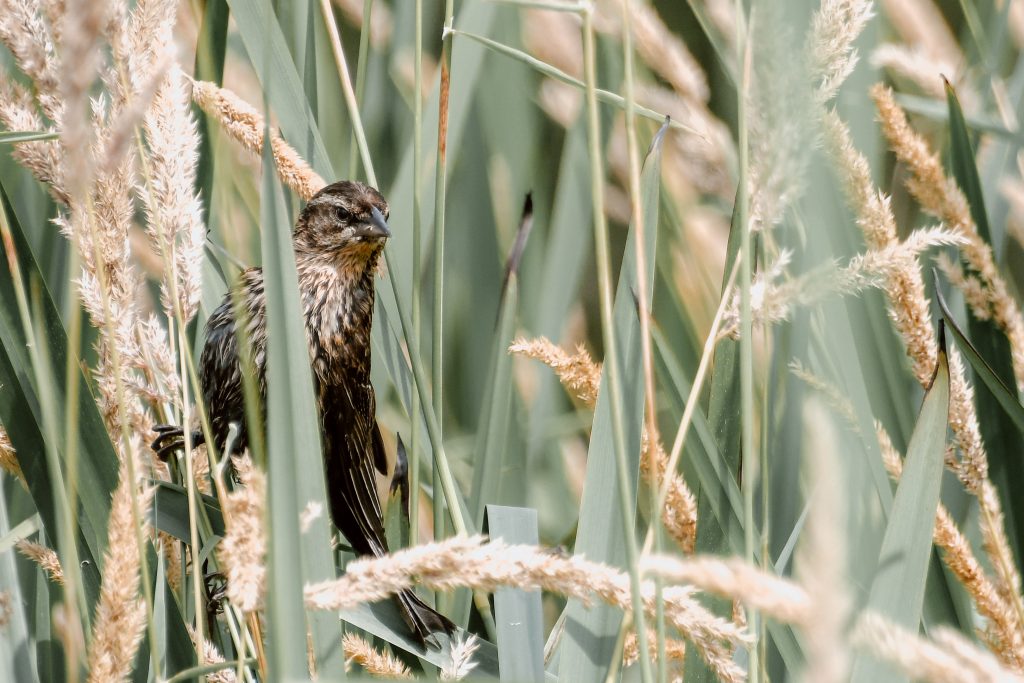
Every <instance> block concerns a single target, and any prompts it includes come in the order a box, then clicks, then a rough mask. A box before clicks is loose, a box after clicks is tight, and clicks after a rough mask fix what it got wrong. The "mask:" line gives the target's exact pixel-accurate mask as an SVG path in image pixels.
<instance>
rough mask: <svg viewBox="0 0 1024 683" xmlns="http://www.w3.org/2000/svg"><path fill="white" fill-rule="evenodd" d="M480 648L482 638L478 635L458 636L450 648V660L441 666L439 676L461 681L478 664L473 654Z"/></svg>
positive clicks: (444, 679)
mask: <svg viewBox="0 0 1024 683" xmlns="http://www.w3.org/2000/svg"><path fill="white" fill-rule="evenodd" d="M478 649H480V640H479V639H478V638H477V637H476V636H474V635H472V634H469V635H466V636H461V635H460V636H456V638H455V642H453V643H452V646H451V648H450V649H449V650H448V661H447V662H446V663H445V664H444V666H442V667H441V672H440V675H439V676H438V678H439V679H440V680H442V681H461V680H462V679H463V678H465V677H466V676H468V675H469V674H470V673H472V671H473V669H475V668H476V666H477V663H476V662H475V661H474V660H473V655H474V654H476V651H477V650H478Z"/></svg>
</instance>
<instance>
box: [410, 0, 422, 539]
mask: <svg viewBox="0 0 1024 683" xmlns="http://www.w3.org/2000/svg"><path fill="white" fill-rule="evenodd" d="M415 11H416V19H415V31H416V36H415V45H414V49H413V59H414V60H415V64H414V66H413V94H412V101H413V107H412V115H413V129H412V138H413V143H412V159H413V161H412V168H413V171H412V330H411V333H412V348H411V349H410V351H409V353H410V354H413V353H416V354H418V353H420V326H421V324H422V321H421V320H420V282H421V281H422V279H423V274H422V270H423V264H422V261H421V260H420V259H421V255H422V250H423V245H422V240H423V217H422V216H421V215H420V212H421V211H422V207H423V175H422V172H423V95H422V93H423V0H416V10H415ZM409 421H410V422H412V443H411V444H410V448H411V450H410V452H409V490H410V492H411V495H410V500H409V529H410V541H409V542H410V544H411V545H416V544H417V543H418V542H419V528H420V527H419V519H420V515H419V496H420V494H419V492H420V396H419V394H418V393H416V392H413V395H412V409H411V410H410V411H409Z"/></svg>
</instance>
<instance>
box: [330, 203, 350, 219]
mask: <svg viewBox="0 0 1024 683" xmlns="http://www.w3.org/2000/svg"><path fill="white" fill-rule="evenodd" d="M334 215H335V217H336V218H337V219H338V220H339V221H348V219H349V218H350V217H351V214H350V213H349V212H348V209H346V208H344V207H341V206H338V207H335V209H334Z"/></svg>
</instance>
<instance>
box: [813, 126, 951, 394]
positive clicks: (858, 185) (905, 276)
mask: <svg viewBox="0 0 1024 683" xmlns="http://www.w3.org/2000/svg"><path fill="white" fill-rule="evenodd" d="M822 127H823V130H824V140H825V146H826V149H827V150H828V152H829V154H830V155H831V157H832V158H833V160H834V161H835V162H836V163H835V167H836V169H837V171H838V173H839V179H840V184H841V185H842V187H843V190H844V192H845V193H846V196H847V202H848V203H849V205H850V208H851V209H853V211H854V213H855V214H856V220H857V225H858V227H859V228H860V229H861V232H862V233H863V235H864V241H865V242H866V243H867V246H868V248H869V249H876V250H877V249H885V248H888V247H890V246H892V245H893V244H895V243H897V239H898V238H897V236H896V219H895V217H894V216H893V213H892V207H891V206H890V202H889V197H888V195H886V194H885V193H884V192H881V191H880V190H878V189H877V188H876V187H875V184H874V181H873V180H872V178H871V169H870V167H869V166H868V161H867V159H866V158H865V157H864V155H863V154H861V153H860V152H859V151H858V150H857V149H856V148H855V147H854V146H853V141H852V139H851V138H850V129H849V128H848V127H847V125H846V123H845V122H843V120H842V119H840V118H839V115H838V114H837V113H836V112H835V111H827V112H826V113H825V115H824V116H823V118H822ZM908 266H909V264H908ZM885 293H886V298H887V301H888V305H887V310H888V312H889V319H890V320H891V321H892V322H893V325H894V326H895V327H896V330H897V332H899V334H900V337H901V338H902V339H903V344H904V346H905V347H906V350H907V356H909V357H910V360H911V362H912V363H913V370H914V376H915V377H916V378H917V381H918V382H919V383H920V384H921V385H922V386H926V385H927V384H928V382H930V381H931V376H932V373H933V372H934V369H935V363H936V359H937V357H938V345H937V344H936V343H935V333H934V332H933V331H932V317H931V311H930V309H929V304H928V299H927V298H926V297H925V295H924V280H923V279H922V277H921V271H920V267H919V266H918V265H917V264H914V265H913V267H906V268H903V269H900V270H898V271H895V272H893V273H892V274H891V275H890V277H889V278H888V281H887V282H886V285H885Z"/></svg>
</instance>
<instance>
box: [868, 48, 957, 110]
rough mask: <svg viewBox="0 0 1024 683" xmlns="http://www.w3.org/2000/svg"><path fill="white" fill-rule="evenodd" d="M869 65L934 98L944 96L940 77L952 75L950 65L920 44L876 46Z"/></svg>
mask: <svg viewBox="0 0 1024 683" xmlns="http://www.w3.org/2000/svg"><path fill="white" fill-rule="evenodd" d="M871 65H872V66H874V67H876V68H879V69H886V70H887V71H889V73H890V74H892V75H893V76H896V77H897V79H899V80H901V81H909V82H911V83H913V84H914V86H916V87H917V88H918V89H919V90H920V91H921V92H922V93H924V94H925V95H928V96H929V97H934V98H936V99H944V98H945V97H946V93H945V90H944V88H943V87H942V75H943V74H949V75H952V74H953V73H955V68H954V66H953V65H952V64H950V63H948V62H943V61H941V60H937V59H936V58H935V57H934V56H933V55H930V54H928V53H927V52H925V51H924V50H923V49H922V48H921V46H920V45H899V44H893V43H886V44H884V45H879V46H878V47H876V48H875V49H874V51H873V52H872V53H871Z"/></svg>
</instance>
